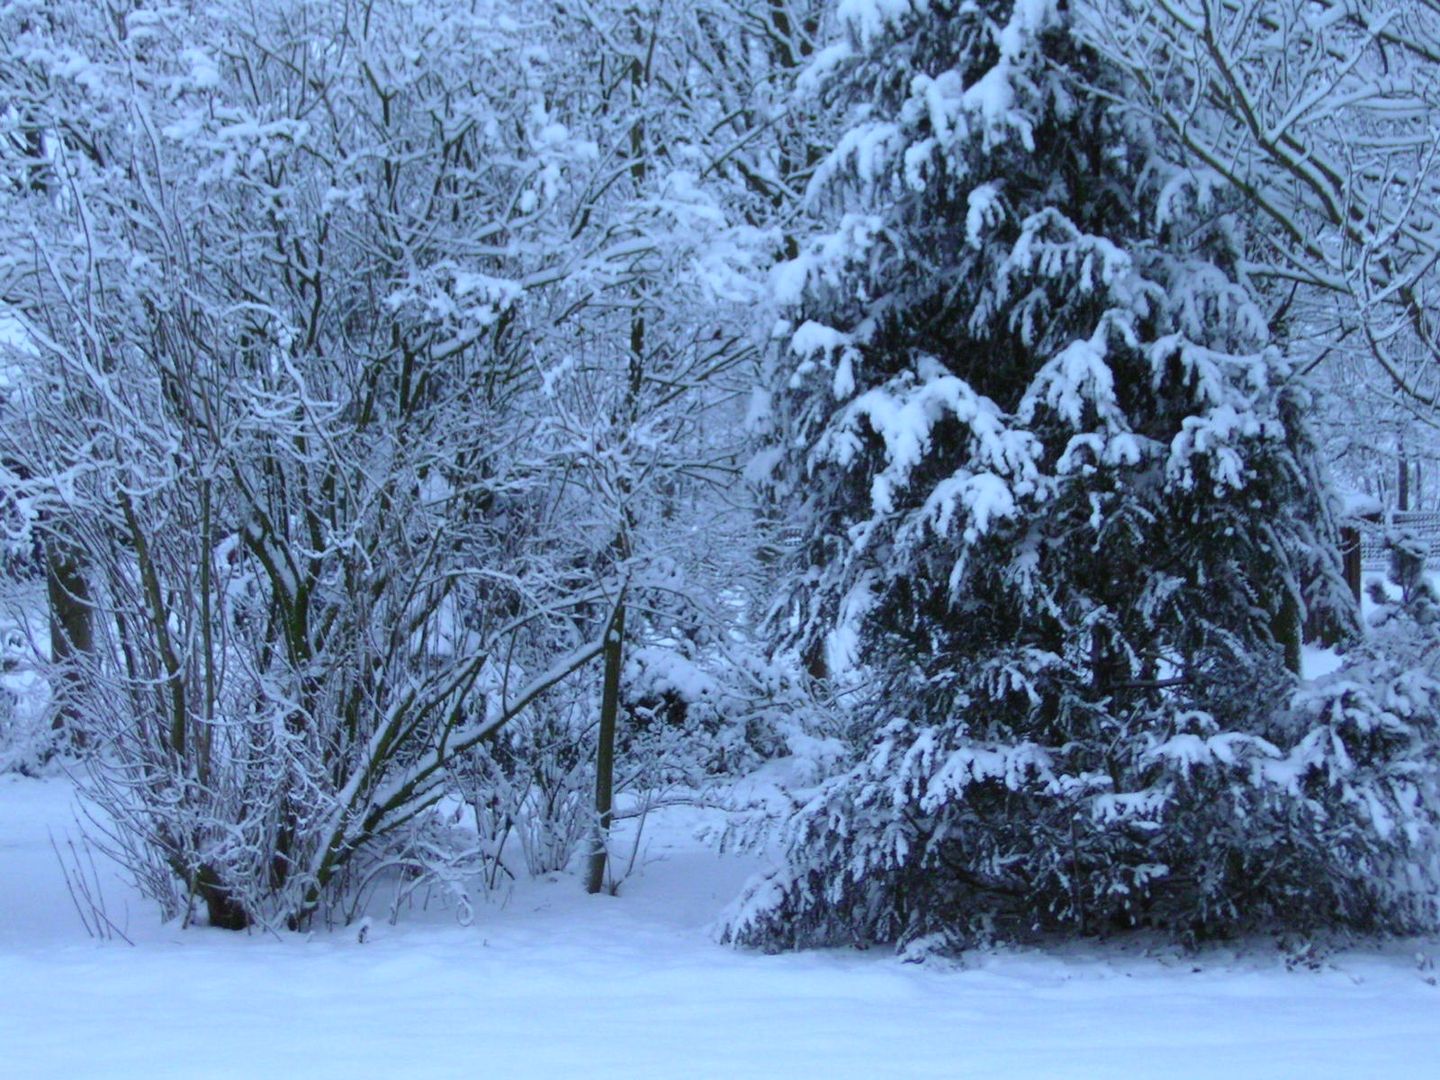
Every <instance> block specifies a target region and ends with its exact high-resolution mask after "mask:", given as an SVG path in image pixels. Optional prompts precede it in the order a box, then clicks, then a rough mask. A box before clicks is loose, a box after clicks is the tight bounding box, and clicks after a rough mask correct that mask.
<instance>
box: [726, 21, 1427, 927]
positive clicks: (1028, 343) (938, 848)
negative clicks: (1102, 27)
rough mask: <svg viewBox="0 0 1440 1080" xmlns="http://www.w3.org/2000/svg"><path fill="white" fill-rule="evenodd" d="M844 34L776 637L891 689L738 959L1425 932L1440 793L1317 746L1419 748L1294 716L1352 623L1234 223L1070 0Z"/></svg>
mask: <svg viewBox="0 0 1440 1080" xmlns="http://www.w3.org/2000/svg"><path fill="white" fill-rule="evenodd" d="M839 15H840V22H841V24H842V25H843V26H844V27H845V31H846V37H845V40H844V41H842V42H841V43H839V44H837V45H834V46H832V47H830V48H829V49H828V50H826V51H825V52H824V53H823V54H821V56H820V57H819V58H818V59H817V61H816V63H815V65H814V66H813V68H812V72H811V78H812V85H813V86H815V87H816V88H817V92H819V93H822V94H824V95H826V96H827V98H828V99H829V100H830V101H831V102H832V103H833V104H834V105H835V107H836V108H838V109H843V110H845V112H846V117H847V120H848V125H847V127H846V129H845V132H844V134H843V136H842V137H841V138H840V140H839V141H838V144H837V145H836V147H835V148H834V150H833V152H832V153H831V154H830V156H829V158H828V160H827V161H826V163H825V164H824V165H822V167H821V168H820V170H819V171H818V172H817V174H816V178H815V180H814V182H813V183H812V186H811V197H812V199H813V200H815V201H816V202H817V203H819V205H820V206H822V207H824V208H828V211H829V215H830V217H829V220H830V222H831V227H830V228H829V229H828V230H827V231H825V232H824V233H823V234H821V235H818V236H816V237H814V238H812V240H811V241H810V242H809V243H808V244H807V245H806V246H805V247H804V249H803V250H802V252H801V254H800V256H799V257H798V258H797V259H795V260H793V261H792V262H791V263H789V264H788V265H787V266H786V267H784V268H782V272H781V274H780V275H779V276H778V279H777V293H778V295H779V299H780V302H781V303H782V304H785V305H787V310H786V315H787V321H785V322H782V324H781V325H780V326H778V327H777V329H776V336H777V339H778V341H779V347H778V348H777V370H776V376H775V381H774V385H773V386H772V388H771V391H772V394H771V396H772V399H773V400H772V402H771V404H772V409H771V415H772V431H773V435H772V439H771V441H770V444H769V449H768V450H766V452H765V453H763V454H762V455H761V459H760V463H761V464H762V465H763V466H765V467H766V468H767V469H768V475H769V476H770V479H771V482H772V483H773V485H774V490H775V493H776V495H777V497H778V498H780V499H781V500H784V501H787V502H788V503H789V504H790V505H791V506H792V508H793V509H794V513H795V520H796V523H797V525H798V526H799V528H800V530H801V532H802V534H803V537H804V542H803V548H802V558H801V560H800V562H801V564H802V565H801V568H800V569H799V570H798V571H797V575H796V579H795V580H796V585H795V587H794V589H793V591H792V593H791V594H790V595H789V596H788V597H787V598H786V603H785V605H784V607H783V610H782V611H780V613H779V615H778V616H777V625H778V627H779V629H780V632H781V634H782V644H783V645H784V646H785V647H788V648H793V649H795V650H797V651H798V652H800V653H801V654H802V655H804V656H806V657H807V659H808V660H809V662H810V666H811V668H812V670H821V669H823V670H825V671H826V672H827V674H828V675H829V676H830V677H831V678H833V679H846V678H850V679H851V680H852V683H853V689H854V691H855V693H856V694H857V695H858V696H861V697H863V698H864V700H865V702H866V704H865V705H864V706H863V707H861V708H860V709H859V712H860V714H861V715H862V716H863V718H864V719H863V722H862V723H861V724H860V725H859V728H860V732H861V734H860V737H859V739H858V744H859V754H858V763H857V764H856V765H855V766H854V767H853V768H852V769H851V770H850V771H849V772H847V773H844V774H843V775H840V776H838V777H836V778H835V779H833V780H832V781H831V782H829V783H828V784H827V785H826V786H824V787H823V788H822V789H820V791H819V792H818V793H817V794H816V795H815V796H814V798H813V799H812V800H811V801H810V802H809V803H808V804H807V805H805V806H804V807H803V808H802V809H800V810H799V812H798V813H797V814H796V815H795V817H794V819H793V820H792V821H791V822H790V824H789V826H788V838H789V864H788V866H787V867H786V868H785V869H784V870H783V871H781V872H779V873H778V874H775V875H773V876H771V877H769V878H767V879H766V880H764V881H763V882H760V883H757V884H756V885H755V886H754V887H753V888H752V889H751V890H750V892H749V893H748V895H747V896H746V897H745V898H744V899H743V900H742V902H741V903H740V905H739V906H738V908H737V910H736V913H735V915H734V916H733V918H732V920H731V921H730V923H729V925H728V928H727V930H726V934H727V936H728V937H729V938H731V939H732V940H736V941H740V942H747V943H760V944H766V945H771V946H774V945H780V946H786V945H793V944H800V943H807V942H822V941H849V940H875V941H889V942H898V943H905V942H908V941H911V940H914V939H916V938H919V937H928V936H929V935H934V934H940V935H942V936H944V937H947V938H949V939H954V938H956V937H957V936H958V937H959V938H963V937H965V936H966V935H968V934H970V933H972V932H974V931H977V930H980V929H985V930H987V931H990V932H996V933H1001V934H1012V933H1018V932H1024V931H1029V930H1030V929H1033V928H1045V927H1061V928H1077V929H1081V930H1085V931H1096V930H1101V929H1103V928H1106V927H1110V926H1126V925H1141V924H1144V925H1159V926H1164V927H1167V928H1170V929H1172V930H1174V931H1175V932H1177V933H1181V934H1185V935H1190V934H1196V933H1212V932H1218V931H1222V930H1225V929H1229V928H1233V927H1241V926H1246V925H1261V924H1264V923H1266V922H1268V921H1272V920H1274V921H1281V922H1285V923H1287V924H1296V923H1303V922H1309V921H1322V920H1331V919H1333V920H1336V921H1338V922H1341V923H1344V924H1348V925H1352V926H1374V925H1379V926H1396V925H1410V924H1412V923H1413V922H1415V921H1416V920H1418V919H1421V918H1422V917H1423V915H1424V910H1423V909H1424V905H1423V904H1419V903H1418V902H1412V901H1415V898H1414V895H1413V894H1411V893H1408V892H1406V890H1405V889H1404V888H1403V887H1396V886H1395V880H1396V876H1397V874H1399V873H1400V872H1401V871H1402V870H1403V867H1404V865H1405V864H1406V858H1407V852H1408V851H1409V845H1410V844H1412V843H1413V842H1417V840H1418V837H1419V836H1420V835H1421V834H1423V833H1424V832H1425V829H1426V828H1428V817H1426V812H1425V811H1424V810H1423V807H1422V805H1421V804H1422V802H1423V800H1418V798H1410V797H1409V796H1408V795H1405V794H1404V793H1400V794H1396V793H1395V791H1393V790H1391V789H1389V788H1386V789H1385V790H1386V791H1387V792H1389V794H1387V795H1385V796H1383V797H1381V798H1380V802H1386V803H1387V805H1388V807H1389V808H1388V809H1387V810H1384V811H1381V810H1379V809H1377V805H1376V804H1372V803H1367V800H1366V799H1365V798H1361V797H1358V796H1357V795H1356V793H1355V790H1354V789H1352V788H1349V787H1347V784H1346V781H1345V779H1344V777H1343V776H1341V775H1340V774H1339V773H1337V772H1336V770H1335V769H1332V768H1327V767H1326V765H1325V764H1324V763H1323V762H1322V761H1321V760H1320V757H1325V756H1326V755H1329V757H1330V758H1331V759H1335V760H1338V759H1342V758H1343V759H1345V760H1347V761H1349V762H1351V764H1352V765H1353V764H1355V763H1356V762H1362V763H1364V762H1369V763H1370V764H1371V765H1373V766H1374V769H1375V770H1378V772H1379V773H1384V772H1386V770H1387V768H1389V765H1388V764H1387V761H1389V759H1388V758H1387V755H1391V754H1396V753H1399V752H1400V751H1399V750H1398V749H1397V744H1396V743H1394V742H1388V743H1387V742H1385V741H1383V740H1377V739H1374V738H1372V737H1371V736H1369V735H1367V734H1365V732H1364V731H1363V730H1362V728H1363V727H1364V725H1350V726H1349V727H1345V726H1344V725H1333V726H1330V727H1326V725H1325V724H1324V723H1321V722H1320V721H1319V720H1317V719H1316V715H1317V714H1316V711H1315V708H1314V707H1313V702H1311V703H1310V704H1309V705H1304V706H1300V705H1292V696H1293V690H1294V686H1295V679H1294V675H1293V674H1292V669H1293V668H1294V667H1296V666H1297V663H1298V640H1297V636H1298V626H1299V620H1300V618H1301V617H1302V616H1303V615H1307V614H1308V615H1312V616H1321V617H1324V618H1329V619H1334V620H1339V621H1340V623H1341V624H1342V626H1345V627H1348V626H1350V625H1351V624H1352V623H1353V618H1354V615H1353V609H1352V608H1351V606H1350V605H1349V603H1348V600H1347V599H1346V597H1345V596H1344V594H1343V592H1342V588H1341V586H1340V583H1339V580H1338V574H1337V566H1336V560H1335V557H1334V555H1333V550H1334V545H1333V539H1332V525H1331V522H1330V518H1329V511H1328V509H1327V503H1326V500H1325V496H1324V490H1325V489H1324V484H1323V481H1322V479H1321V477H1320V476H1319V473H1318V470H1317V465H1316V463H1315V457H1314V452H1313V448H1312V446H1311V443H1310V441H1309V438H1308V435H1307V431H1306V427H1305V422H1304V414H1305V412H1306V410H1307V408H1308V407H1309V402H1308V398H1307V394H1306V391H1305V389H1304V387H1303V385H1302V384H1301V383H1300V382H1298V381H1297V379H1296V377H1295V375H1294V373H1293V372H1292V370H1291V368H1290V367H1289V366H1288V364H1287V361H1286V357H1285V354H1284V349H1283V344H1284V343H1283V341H1280V340H1277V337H1276V335H1275V334H1274V333H1273V332H1272V329H1271V328H1270V327H1268V326H1267V325H1266V320H1265V318H1264V316H1263V315H1262V314H1261V310H1260V308H1259V306H1258V305H1257V304H1256V303H1255V293H1254V287H1253V286H1252V284H1251V283H1250V282H1249V281H1247V280H1246V278H1245V275H1244V265H1245V260H1244V251H1245V245H1246V237H1245V233H1244V227H1243V226H1244V222H1243V219H1242V218H1240V217H1239V215H1237V214H1236V213H1234V212H1233V211H1234V209H1235V206H1237V205H1239V201H1238V200H1233V204H1232V200H1231V199H1230V198H1229V197H1227V192H1226V191H1225V190H1223V189H1216V188H1215V187H1214V186H1213V185H1211V184H1209V183H1207V175H1208V174H1207V173H1205V172H1204V171H1199V170H1192V169H1190V168H1187V167H1186V162H1185V159H1184V158H1183V156H1182V154H1181V152H1180V151H1179V150H1178V149H1177V148H1176V146H1175V145H1174V144H1173V143H1172V142H1170V141H1168V137H1167V135H1166V134H1165V133H1164V132H1163V131H1161V130H1160V129H1158V128H1156V127H1154V126H1153V125H1150V124H1147V123H1146V122H1145V121H1143V120H1142V119H1141V118H1139V117H1138V116H1137V115H1136V114H1135V113H1134V112H1132V111H1130V110H1128V109H1127V108H1126V107H1125V97H1126V93H1127V87H1126V86H1125V85H1124V83H1123V82H1122V81H1121V80H1120V78H1119V77H1118V76H1117V75H1116V74H1114V72H1113V71H1112V70H1111V69H1108V68H1107V67H1106V66H1105V65H1104V64H1102V63H1101V62H1100V61H1099V59H1098V58H1097V56H1096V55H1095V54H1094V53H1093V52H1091V51H1089V50H1088V49H1087V48H1086V47H1085V46H1083V45H1082V44H1080V43H1079V42H1078V41H1077V39H1076V38H1075V37H1074V36H1073V35H1072V33H1071V22H1070V20H1071V15H1070V13H1069V12H1068V11H1067V7H1066V5H1065V3H1064V2H1063V0H963V2H961V0H842V2H841V3H840V5H839ZM867 690H868V693H867V692H866V691H867ZM1321 711H1322V712H1323V710H1321ZM1422 712H1423V710H1422ZM1416 722H1417V723H1419V724H1420V725H1421V726H1422V727H1423V726H1424V725H1425V724H1428V723H1430V721H1429V720H1428V718H1424V717H1421V718H1418V719H1417V720H1416ZM1322 729H1323V730H1325V731H1329V732H1330V735H1329V736H1322V735H1318V734H1317V732H1321V731H1322ZM1322 737H1329V738H1332V739H1333V740H1334V743H1333V752H1332V751H1331V750H1327V751H1326V754H1323V755H1320V757H1317V756H1316V755H1315V754H1314V753H1311V752H1310V751H1312V750H1314V749H1315V746H1316V745H1318V744H1317V739H1320V738H1322ZM1417 737H1418V736H1417ZM1422 741H1423V739H1422ZM1410 745H1411V746H1412V748H1413V744H1410ZM1307 747H1308V748H1309V749H1308V750H1307ZM1406 752H1407V753H1408V751H1406ZM1392 764H1393V762H1392ZM1401 771H1403V769H1402V770H1401ZM1367 775H1369V774H1367ZM1382 786H1383V785H1382ZM1377 790H1379V789H1377ZM1407 800H1408V801H1407ZM1396 815H1398V816H1402V817H1408V818H1409V823H1408V826H1407V827H1408V828H1409V832H1406V830H1405V829H1400V828H1397V827H1395V822H1394V820H1393V817H1394V816H1396ZM1382 818H1383V819H1384V820H1383V821H1382ZM1402 834H1403V835H1404V836H1405V837H1406V839H1403V840H1402V839H1399V837H1401V836H1402Z"/></svg>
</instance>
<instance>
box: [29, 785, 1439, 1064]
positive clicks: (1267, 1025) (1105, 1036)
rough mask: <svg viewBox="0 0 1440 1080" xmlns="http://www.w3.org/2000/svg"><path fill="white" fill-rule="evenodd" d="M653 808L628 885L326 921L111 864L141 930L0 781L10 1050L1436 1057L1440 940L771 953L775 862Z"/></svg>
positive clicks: (68, 811) (469, 1060)
mask: <svg viewBox="0 0 1440 1080" xmlns="http://www.w3.org/2000/svg"><path fill="white" fill-rule="evenodd" d="M711 823H712V817H711V812H708V811H700V810H696V809H692V808H683V807H679V808H672V809H668V810H665V811H661V812H659V813H658V814H657V815H655V816H654V817H653V818H652V819H651V821H650V822H649V824H648V826H647V835H648V836H649V838H650V839H649V844H648V847H647V849H646V855H645V856H644V858H643V860H642V865H641V867H640V870H639V872H637V873H636V874H635V875H634V876H633V877H632V878H630V879H629V880H628V881H627V882H626V884H625V886H624V887H623V889H622V891H621V895H620V896H619V897H606V896H600V897H589V896H585V895H584V894H583V893H582V892H581V890H580V886H579V883H578V881H577V879H575V878H574V877H571V876H566V875H556V876H554V877H553V878H552V879H542V880H539V881H535V882H526V883H523V884H521V885H518V886H517V887H516V888H514V889H513V890H511V891H510V892H509V893H508V894H507V895H505V896H504V897H503V898H499V899H497V901H496V902H494V903H491V904H487V905H483V906H481V907H480V908H478V909H477V911H476V913H475V919H474V922H473V925H472V926H470V927H462V926H459V925H457V924H456V923H455V920H454V914H453V912H451V911H446V910H441V909H438V908H432V909H431V910H430V911H429V912H422V911H418V910H416V911H411V912H409V913H407V915H406V917H405V918H404V919H402V920H401V922H400V923H399V924H397V925H395V926H390V925H388V924H387V923H386V922H384V921H376V922H374V923H372V924H370V925H369V927H368V929H367V931H366V933H365V934H364V938H365V940H364V941H363V943H362V942H361V941H360V940H359V938H360V936H361V935H360V934H359V932H358V930H357V929H356V928H354V927H351V928H347V929H345V930H338V931H335V932H332V933H324V932H317V933H314V934H311V935H284V936H280V937H275V936H270V935H265V934H259V933H256V934H250V935H245V934H233V933H228V932H223V931H211V930H196V929H192V930H188V931H184V932H181V931H179V930H178V929H177V928H176V927H175V926H174V925H173V924H171V925H168V926H166V925H160V924H159V921H158V919H157V918H156V916H155V912H154V911H153V910H150V909H149V908H148V907H147V906H146V905H145V903H144V902H143V901H142V900H140V899H139V898H138V897H137V896H136V895H134V894H133V893H130V892H128V891H127V890H126V889H125V888H124V887H123V884H122V883H121V882H119V881H118V880H116V879H115V878H114V877H113V876H112V875H110V874H109V873H108V872H107V871H105V870H103V869H102V871H101V875H102V877H103V878H104V880H103V882H102V884H103V887H104V890H105V899H106V904H107V908H108V910H109V912H110V914H111V915H112V917H113V918H115V920H116V922H117V923H119V924H121V925H122V926H123V927H124V928H125V930H126V932H127V934H128V935H129V936H130V937H131V938H132V939H133V940H134V941H135V947H133V948H131V947H129V946H126V945H125V944H123V943H121V942H119V941H118V939H117V940H116V941H115V942H112V943H110V944H100V943H97V942H95V941H92V940H90V939H88V938H87V937H86V936H85V933H84V931H83V929H82V928H81V926H80V923H79V921H78V920H77V919H76V917H75V915H74V912H73V909H72V908H71V905H70V901H69V899H68V897H67V895H66V890H65V885H64V881H63V878H62V875H61V871H60V868H59V865H58V863H57V861H56V859H55V856H54V854H53V852H52V850H51V848H50V842H49V835H48V834H49V833H50V832H52V831H53V832H54V833H55V834H56V836H57V837H60V836H63V834H64V832H65V830H66V829H67V827H68V828H69V829H70V831H71V832H73V831H74V829H73V818H72V793H71V789H70V787H69V785H68V784H67V783H66V782H65V781H63V780H56V779H50V780H40V781H36V780H30V779H26V778H21V777H13V776H8V777H0V1047H3V1048H4V1052H3V1066H0V1072H3V1074H4V1075H5V1076H7V1077H10V1078H17V1080H18V1078H30V1077H62V1076H63V1077H74V1076H99V1075H103V1076H107V1077H128V1076H144V1077H170V1076H175V1077H179V1076H184V1077H255V1076H306V1077H312V1078H321V1077H331V1076H333V1077H347V1078H350V1077H356V1076H375V1075H397V1076H406V1077H448V1076H457V1077H458V1076H475V1075H478V1074H480V1073H485V1074H489V1075H498V1076H507V1077H517V1076H520V1077H523V1076H572V1075H582V1074H583V1075H587V1076H602V1077H608V1076H616V1077H619V1076H624V1077H626V1078H628V1080H636V1078H645V1077H667V1078H669V1077H678V1076H685V1077H772V1076H773V1077H801V1076H826V1077H850V1076H855V1077H861V1076H863V1077H867V1078H871V1077H891V1076H894V1077H964V1076H987V1077H989V1076H1010V1077H1047V1078H1061V1077H1101V1076H1120V1075H1124V1076H1166V1077H1209V1076H1220V1075H1224V1076H1225V1077H1226V1078H1227V1080H1239V1078H1242V1077H1266V1078H1269V1077H1277V1076H1298V1075H1305V1076H1307V1077H1309V1078H1312V1080H1314V1078H1321V1077H1358V1076H1385V1077H1389V1078H1401V1077H1424V1076H1431V1075H1433V1068H1434V1055H1435V1050H1434V1047H1435V1046H1436V1045H1437V1043H1436V1040H1437V1038H1440V989H1437V988H1436V987H1435V986H1434V985H1433V981H1432V980H1433V978H1434V972H1433V971H1431V970H1428V965H1427V964H1424V963H1422V962H1419V961H1417V954H1422V955H1423V956H1425V957H1427V958H1428V957H1429V956H1435V955H1440V943H1434V942H1416V941H1410V942H1399V943H1395V944H1393V945H1389V946H1385V947H1369V948H1357V949H1353V950H1349V951H1344V952H1337V953H1332V954H1329V955H1321V956H1319V957H1317V958H1315V961H1314V966H1313V967H1311V966H1307V964H1308V958H1307V957H1305V956H1303V955H1302V956H1301V957H1300V958H1299V959H1300V962H1299V963H1298V964H1297V963H1295V956H1294V954H1293V951H1292V953H1291V954H1290V955H1289V959H1290V966H1291V967H1293V969H1294V970H1287V955H1286V954H1284V953H1279V952H1277V951H1276V950H1275V949H1274V947H1273V945H1272V944H1271V943H1269V942H1265V943H1255V947H1253V948H1250V949H1247V950H1245V951H1243V952H1242V951H1237V950H1234V949H1230V950H1225V951H1210V952H1205V953H1201V954H1199V955H1198V956H1186V955H1184V954H1182V953H1180V952H1178V951H1176V950H1174V949H1173V948H1169V947H1158V946H1152V945H1149V944H1147V943H1145V942H1142V941H1140V940H1138V939H1134V938H1131V939H1128V940H1127V942H1125V943H1122V944H1110V945H1096V944H1088V945H1079V946H1073V945H1072V946H1065V947H1062V948H1058V949H1049V950H1044V951H1041V950H1034V949H1006V950H991V951H983V952H971V953H967V954H966V956H965V958H964V963H963V966H961V967H958V968H943V967H931V966H929V965H914V964H905V963H902V962H900V961H899V960H897V959H895V958H894V956H893V955H892V954H889V953H887V952H885V951H884V950H871V951H869V952H856V951H851V950H843V949H842V950H820V951H815V952H810V953H803V954H792V955H784V956H763V955H760V954H757V953H752V952H745V951H737V950H732V949H727V948H722V947H720V946H717V945H716V944H715V943H714V942H713V940H712V937H711V931H710V925H711V923H712V922H713V920H714V919H715V917H716V916H717V915H718V914H719V912H720V911H721V910H722V908H723V907H724V905H725V904H726V903H727V902H728V901H729V900H730V899H731V898H732V897H733V896H734V894H735V892H736V891H737V890H738V888H739V886H740V884H741V882H742V880H743V879H744V878H745V877H746V876H747V875H748V874H749V873H751V872H752V871H753V870H754V869H755V864H754V863H753V861H746V860H740V859H734V858H722V857H720V856H716V855H714V854H713V853H711V852H710V851H709V850H708V849H707V848H706V847H705V845H704V844H703V843H701V842H700V841H699V840H697V839H695V834H696V832H697V830H699V829H701V828H702V827H704V826H705V825H707V824H711Z"/></svg>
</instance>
